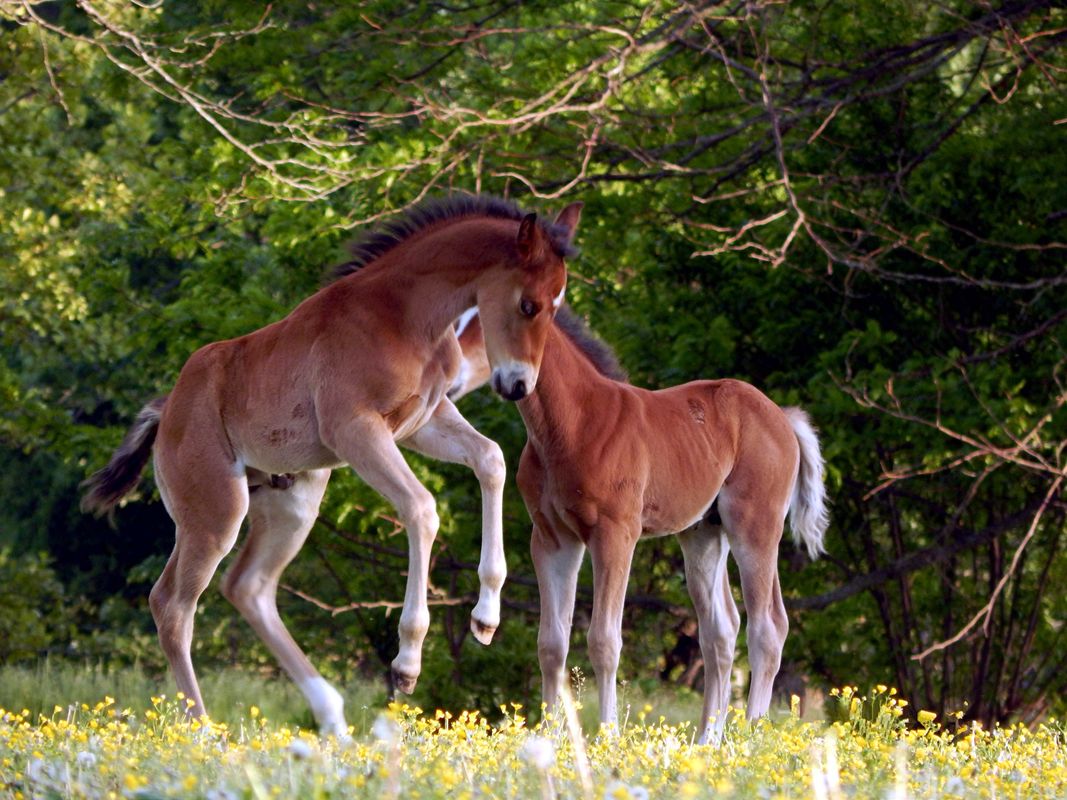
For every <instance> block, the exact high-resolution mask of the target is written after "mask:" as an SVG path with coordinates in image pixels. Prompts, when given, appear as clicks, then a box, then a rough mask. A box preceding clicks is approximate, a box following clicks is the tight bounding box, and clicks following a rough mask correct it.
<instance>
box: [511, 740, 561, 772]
mask: <svg viewBox="0 0 1067 800" xmlns="http://www.w3.org/2000/svg"><path fill="white" fill-rule="evenodd" d="M519 757H520V758H522V759H523V761H525V762H526V763H528V764H530V765H531V766H532V767H534V768H535V769H539V770H541V771H542V772H544V771H545V770H547V769H549V768H550V767H551V766H552V765H553V764H555V763H556V748H555V747H554V746H553V745H552V742H550V741H549V740H548V739H544V738H542V737H540V736H531V737H530V738H529V739H527V740H526V741H525V742H523V743H522V747H520V748H519Z"/></svg>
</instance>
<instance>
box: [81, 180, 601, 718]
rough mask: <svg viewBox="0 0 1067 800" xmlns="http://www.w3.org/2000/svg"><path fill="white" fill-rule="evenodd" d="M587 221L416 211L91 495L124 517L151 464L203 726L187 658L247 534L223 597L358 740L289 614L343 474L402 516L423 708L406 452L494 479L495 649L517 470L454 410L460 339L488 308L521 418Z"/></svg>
mask: <svg viewBox="0 0 1067 800" xmlns="http://www.w3.org/2000/svg"><path fill="white" fill-rule="evenodd" d="M579 215H580V206H579V205H578V204H575V205H572V206H568V207H567V208H566V209H564V211H563V212H562V213H561V214H560V216H559V217H558V218H557V220H556V222H555V223H554V224H546V223H541V222H538V221H537V219H536V216H535V215H533V214H529V215H524V214H523V213H522V212H521V211H519V210H518V208H516V207H515V206H513V205H511V204H510V203H506V202H504V201H502V200H498V199H495V198H485V197H467V196H461V197H456V198H453V199H451V200H447V201H443V202H440V203H435V204H430V205H424V206H421V207H419V208H416V209H415V210H414V211H412V212H409V213H408V214H407V215H406V216H404V217H401V218H400V219H399V220H397V221H394V222H393V223H391V224H390V225H389V226H388V227H387V228H386V229H385V230H383V231H380V232H378V233H376V234H372V235H371V236H370V237H369V238H368V239H365V240H364V241H363V242H362V243H360V244H358V245H357V246H356V247H355V248H354V251H353V252H354V256H355V260H354V261H353V262H352V263H351V264H349V265H347V267H345V268H342V270H340V271H339V272H340V273H342V274H341V277H339V278H338V280H336V281H335V282H333V283H332V284H330V285H328V286H326V287H325V288H323V289H322V290H320V291H319V292H318V293H316V294H314V295H313V296H311V297H310V298H308V299H307V300H305V301H304V302H302V303H301V304H300V305H299V306H297V307H296V309H294V310H293V311H292V313H290V314H289V315H288V316H287V317H285V318H284V319H282V320H281V321H279V322H276V323H274V324H272V325H268V326H266V327H265V328H261V329H260V330H257V331H255V332H253V333H250V334H248V335H246V336H242V337H240V338H237V339H232V340H229V341H223V342H216V343H214V344H209V345H207V346H206V347H203V348H201V349H200V350H198V351H197V352H195V353H194V354H193V355H192V356H191V357H190V358H189V360H188V361H187V362H186V364H185V366H184V368H183V369H182V371H181V374H180V375H179V376H178V381H177V383H176V384H175V386H174V389H173V390H172V391H171V393H170V394H169V395H168V396H166V397H164V398H160V399H157V400H155V401H153V402H152V403H150V404H149V405H147V406H146V407H145V408H144V409H143V410H142V411H141V414H140V415H139V417H138V419H137V421H136V423H135V424H134V426H133V428H132V429H131V430H130V432H129V434H128V435H127V437H126V440H125V441H124V442H123V444H122V445H121V447H120V448H119V449H118V450H117V451H116V453H115V454H114V456H113V457H112V459H111V461H110V463H109V464H108V465H107V466H106V467H105V468H104V469H102V470H100V471H99V472H98V473H96V474H95V475H93V476H92V477H91V478H90V479H89V480H88V481H87V484H88V486H89V491H88V493H87V495H86V497H85V500H84V506H85V507H86V508H88V509H91V510H93V511H96V512H97V513H100V512H103V511H107V510H108V509H110V508H112V507H114V506H115V505H116V504H117V503H118V502H119V500H120V499H121V498H122V497H124V496H125V495H126V494H127V493H129V491H131V490H132V489H133V487H134V486H135V485H136V483H137V480H138V476H139V475H140V472H141V470H142V469H143V467H144V465H145V463H146V462H147V460H148V458H149V455H150V454H151V453H152V451H153V449H154V456H155V476H156V482H157V484H158V486H159V492H160V495H161V497H162V498H163V502H164V504H165V505H166V508H167V511H168V512H169V513H170V515H171V517H172V518H173V519H174V522H175V525H176V537H175V544H174V551H173V553H172V554H171V557H170V560H169V561H168V562H167V565H166V568H165V569H164V570H163V574H162V575H161V576H160V578H159V581H158V582H157V583H156V584H155V586H154V587H153V589H152V592H151V596H150V604H151V608H152V614H153V616H154V618H155V621H156V626H157V628H158V630H159V639H160V643H161V644H162V647H163V650H164V653H165V654H166V656H167V659H168V661H169V662H170V666H171V669H172V671H173V673H174V678H175V681H176V683H177V686H178V689H179V690H180V691H182V692H184V693H185V695H186V696H187V697H189V698H190V699H191V700H192V701H193V703H194V705H193V706H192V708H191V709H190V710H191V713H193V714H197V715H200V714H203V713H205V711H204V703H203V699H202V697H201V694H200V689H199V686H198V684H197V680H196V675H195V673H194V671H193V664H192V660H191V657H190V646H191V642H192V635H193V617H194V613H195V611H196V605H197V601H198V599H199V597H200V594H201V593H202V592H203V591H204V589H205V588H206V587H207V585H208V582H209V581H210V580H211V576H212V575H213V573H214V572H215V569H216V568H217V567H218V564H219V562H220V561H221V560H222V558H223V556H225V555H226V554H227V553H228V552H229V551H230V549H231V548H232V547H233V545H234V543H235V542H236V540H237V535H238V531H239V529H240V526H241V521H242V520H243V519H244V518H245V516H246V515H247V516H248V518H249V520H250V525H249V530H248V535H247V539H246V541H245V544H244V546H243V548H242V550H241V552H240V554H239V555H238V556H237V558H236V560H235V561H234V563H233V566H232V568H231V569H230V571H229V573H228V574H227V576H226V578H225V581H224V582H223V593H224V594H225V595H226V597H227V598H229V599H230V600H231V601H232V602H233V604H234V605H235V606H236V607H237V608H238V609H239V610H240V612H241V614H242V615H243V616H244V617H245V618H246V619H247V620H248V622H249V623H250V624H251V626H252V627H253V628H254V629H255V631H256V633H257V634H259V636H260V638H262V640H263V641H264V642H265V643H266V645H267V646H268V647H269V648H270V650H271V651H272V652H273V653H274V655H275V656H276V657H277V659H278V661H279V662H280V664H281V666H282V667H283V668H284V669H285V670H286V672H288V673H289V675H290V676H291V677H292V678H293V680H294V681H295V682H296V683H297V685H298V686H299V687H300V688H301V690H302V691H303V693H304V695H305V696H306V697H307V699H308V702H309V704H310V705H311V708H312V710H313V712H314V714H315V717H316V719H317V721H318V723H319V725H320V727H321V729H322V730H323V731H324V732H326V733H333V734H338V735H343V734H344V733H345V732H346V731H347V725H346V724H345V720H344V715H343V707H342V700H341V696H340V694H339V693H338V692H337V691H336V690H335V689H334V688H333V687H332V686H330V685H329V684H328V683H327V682H326V681H325V680H324V679H323V678H322V677H321V676H320V675H319V673H318V672H317V671H316V670H315V668H314V667H313V666H312V665H311V663H310V661H308V659H307V657H306V656H305V655H304V653H303V652H302V651H301V649H300V648H299V647H298V646H297V644H296V643H295V642H294V641H293V639H292V637H291V636H290V635H289V633H288V631H287V630H286V629H285V626H284V625H283V623H282V621H281V618H280V617H279V615H278V609H277V606H276V597H275V596H276V593H277V586H278V580H279V578H280V576H281V573H282V570H284V569H285V567H286V565H288V564H289V562H290V561H291V560H292V559H293V558H294V557H295V556H296V554H297V552H298V551H299V550H300V547H301V546H302V545H303V543H304V540H305V539H306V538H307V535H308V532H309V531H310V529H311V526H312V524H313V523H314V521H315V517H316V516H317V514H318V508H319V504H320V502H321V500H322V496H323V493H324V491H325V489H326V482H327V480H328V478H329V475H330V470H331V469H332V468H333V467H336V466H339V465H341V464H344V463H347V464H350V465H351V466H352V467H353V469H355V471H356V472H357V473H358V474H359V475H360V477H361V478H363V479H364V480H365V481H366V482H367V483H368V484H369V485H370V486H371V487H373V488H374V489H376V490H377V491H379V492H380V493H381V494H382V495H384V496H385V497H386V499H388V500H389V501H390V502H391V503H392V504H393V505H394V506H395V508H396V510H397V514H398V516H399V518H400V520H401V521H402V522H403V524H404V526H405V527H406V529H407V533H408V542H409V567H408V579H407V590H406V593H405V597H404V608H403V612H402V613H401V616H400V652H399V654H398V655H397V657H396V659H395V660H394V661H393V664H392V670H393V676H394V679H395V682H396V685H397V688H399V689H400V690H401V691H405V692H410V691H411V690H412V689H413V688H414V686H415V682H416V680H417V678H418V675H419V672H420V669H421V663H422V642H423V639H424V637H425V635H426V630H427V627H428V625H429V610H428V608H427V603H426V589H427V579H428V575H427V573H428V568H429V557H430V549H431V546H432V544H433V540H434V538H435V536H436V534H437V529H438V517H437V512H436V506H435V503H434V499H433V497H432V495H431V494H430V493H429V492H428V491H427V490H426V489H425V487H423V486H422V484H421V483H419V481H418V480H417V479H416V477H415V475H414V474H413V473H412V471H411V469H410V468H409V467H408V466H407V464H406V462H405V461H404V458H403V456H402V455H401V453H400V450H399V449H398V447H397V445H398V443H399V444H400V445H403V446H405V447H408V448H410V449H412V450H416V451H418V452H421V453H424V454H426V455H429V456H431V457H434V458H438V459H442V460H445V461H452V462H458V463H465V464H467V465H468V466H471V467H472V468H473V469H474V471H475V473H476V474H477V476H478V479H479V482H480V484H481V488H482V517H483V523H482V524H483V530H482V537H483V539H482V553H481V561H480V564H479V567H478V575H479V578H480V580H481V584H482V589H481V593H480V596H479V600H478V604H477V605H476V606H475V608H474V611H473V613H472V621H471V628H472V630H473V632H474V635H475V637H476V638H477V639H478V640H479V641H481V642H483V643H485V644H488V643H489V641H490V639H491V638H492V636H493V633H494V631H495V630H496V627H497V625H498V624H499V621H500V587H501V585H502V584H503V582H504V576H505V564H504V551H503V531H502V523H501V497H502V491H503V483H504V462H503V457H502V455H501V453H500V448H499V447H498V446H497V445H496V444H494V443H493V442H490V441H489V440H488V439H486V438H485V437H483V436H481V435H480V434H479V433H477V432H476V431H475V430H474V429H473V428H472V427H471V426H470V425H469V424H468V423H467V422H466V420H464V419H463V417H462V416H460V414H459V412H458V411H457V410H456V408H455V406H454V405H453V404H452V402H451V401H450V400H449V399H448V398H447V397H446V396H445V392H446V390H447V389H448V388H449V386H450V385H451V383H452V382H453V380H454V377H455V374H456V370H457V368H458V365H459V361H460V356H461V354H460V350H459V346H458V344H457V342H456V337H455V334H454V332H453V327H452V323H453V321H454V320H455V319H456V317H457V316H459V314H460V312H462V311H463V310H464V309H466V308H468V307H470V306H472V305H475V304H476V305H477V306H478V308H479V309H480V311H481V314H482V317H483V319H484V321H485V343H486V349H487V351H488V361H489V362H490V363H491V364H492V370H493V376H492V382H493V386H494V388H495V389H496V390H497V391H498V392H499V393H500V394H502V395H503V396H504V397H506V398H508V399H510V400H518V399H520V398H521V397H523V396H524V395H525V394H526V393H527V392H528V391H529V390H531V389H533V387H534V386H535V384H536V382H537V376H538V370H539V368H540V363H541V357H542V350H543V347H544V341H545V337H546V335H547V332H548V329H549V326H550V321H551V318H552V316H553V315H554V313H555V309H556V308H557V307H558V305H559V303H560V301H561V300H562V296H563V291H564V288H565V283H566V266H565V264H564V260H563V259H564V256H565V255H566V254H567V253H568V251H569V248H570V242H571V239H572V237H573V235H574V231H575V228H576V227H577V224H578V219H579ZM279 476H281V477H279Z"/></svg>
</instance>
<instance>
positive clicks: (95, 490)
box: [81, 395, 167, 517]
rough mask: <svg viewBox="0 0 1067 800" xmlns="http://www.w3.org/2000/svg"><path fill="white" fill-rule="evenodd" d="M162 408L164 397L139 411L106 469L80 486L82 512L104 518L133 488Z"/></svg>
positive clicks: (150, 448)
mask: <svg viewBox="0 0 1067 800" xmlns="http://www.w3.org/2000/svg"><path fill="white" fill-rule="evenodd" d="M166 404H167V397H166V395H164V396H163V397H157V398H156V399H155V400H153V401H152V402H151V403H149V404H148V405H146V406H145V407H144V408H142V409H141V413H140V414H138V415H137V421H136V422H134V423H133V426H132V427H131V428H130V430H129V432H128V433H127V434H126V438H125V439H123V440H122V444H120V445H119V449H118V450H116V451H115V453H114V455H112V456H111V460H110V461H109V462H107V466H106V467H104V468H103V469H102V470H100V471H99V472H94V473H93V474H92V475H90V476H89V477H88V478H87V479H86V480H85V481H84V482H83V483H82V488H83V489H86V490H87V491H86V492H85V496H84V497H82V502H81V509H82V511H87V512H92V513H93V514H95V515H96V516H98V517H99V516H100V515H102V514H106V513H108V512H110V511H111V510H112V509H113V508H114V507H115V506H117V505H118V503H119V501H120V500H122V498H124V497H125V496H126V495H128V494H129V493H130V492H132V491H133V489H134V487H135V486H137V481H138V480H140V477H141V471H142V470H144V465H145V464H147V463H148V459H149V457H150V456H151V455H152V443H153V442H155V440H156V431H158V430H159V418H160V416H161V415H162V413H163V406H165V405H166Z"/></svg>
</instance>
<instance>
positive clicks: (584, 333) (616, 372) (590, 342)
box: [556, 305, 627, 381]
mask: <svg viewBox="0 0 1067 800" xmlns="http://www.w3.org/2000/svg"><path fill="white" fill-rule="evenodd" d="M556 326H557V327H558V328H559V329H560V330H561V331H562V332H563V333H564V335H565V336H566V337H567V338H568V339H570V340H571V342H573V343H574V345H575V347H577V348H578V349H579V350H581V351H582V353H583V354H584V355H585V357H586V358H588V359H589V361H590V363H591V364H592V365H593V367H595V368H596V371H597V372H599V373H600V374H601V375H603V376H604V377H606V378H611V380H613V381H625V380H627V375H626V370H624V369H623V368H622V365H621V364H619V359H618V356H616V355H615V351H614V350H612V349H611V347H609V346H608V345H607V343H605V342H604V341H603V340H602V339H600V338H599V337H597V335H596V334H595V333H593V332H592V331H591V330H590V329H589V326H588V325H586V324H585V322H584V321H583V320H582V318H581V317H579V316H578V315H577V314H575V313H574V312H573V311H572V310H571V308H570V306H567V305H565V306H563V307H562V308H560V310H559V311H558V312H557V313H556Z"/></svg>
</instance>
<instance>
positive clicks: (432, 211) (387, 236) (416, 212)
mask: <svg viewBox="0 0 1067 800" xmlns="http://www.w3.org/2000/svg"><path fill="white" fill-rule="evenodd" d="M526 214H527V212H525V211H523V210H522V209H520V208H519V207H518V206H517V205H515V204H514V203H512V202H511V201H510V200H504V199H502V198H500V197H494V196H492V195H473V194H457V195H453V196H452V197H445V198H440V199H434V200H427V201H425V202H422V203H419V204H418V205H416V206H414V207H413V208H410V209H408V210H407V211H405V212H404V213H403V214H401V215H399V216H397V217H395V218H393V219H391V220H389V221H387V222H385V223H383V224H382V225H380V226H379V227H377V228H375V229H373V230H371V231H369V232H368V233H367V234H366V235H364V236H363V237H361V238H359V239H356V240H355V241H353V242H352V243H351V244H350V245H349V246H348V250H349V253H350V254H351V257H350V258H349V260H348V261H346V262H345V263H343V264H340V265H339V266H337V267H336V268H335V269H334V271H333V277H334V279H335V280H336V279H337V278H343V277H344V276H345V275H351V274H352V273H353V272H356V271H358V270H360V269H362V268H363V267H365V266H367V265H368V264H369V263H371V262H372V261H374V260H375V259H376V258H380V257H381V256H383V255H385V254H386V253H388V252H389V251H390V250H392V249H393V248H394V247H396V246H397V245H399V244H400V243H401V242H403V241H404V240H405V239H407V238H409V237H410V236H413V235H414V234H416V233H418V232H419V231H421V230H424V229H426V228H428V227H429V226H430V225H433V224H435V223H437V222H442V221H444V220H450V219H458V218H459V217H471V216H482V217H493V218H495V219H511V220H515V221H516V222H520V221H521V220H522V218H523V217H525V216H526ZM538 224H539V225H540V226H541V230H543V231H544V232H545V234H546V235H547V236H548V238H549V241H550V242H551V243H552V249H553V250H555V251H556V254H557V255H558V256H560V257H561V258H571V257H573V256H574V255H575V253H576V252H577V251H576V250H575V249H574V248H573V247H572V246H571V245H570V244H569V243H568V242H567V237H566V233H565V231H564V230H563V229H562V228H560V227H559V226H557V225H555V224H553V223H552V222H549V221H547V220H545V219H543V218H540V217H539V218H538Z"/></svg>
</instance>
